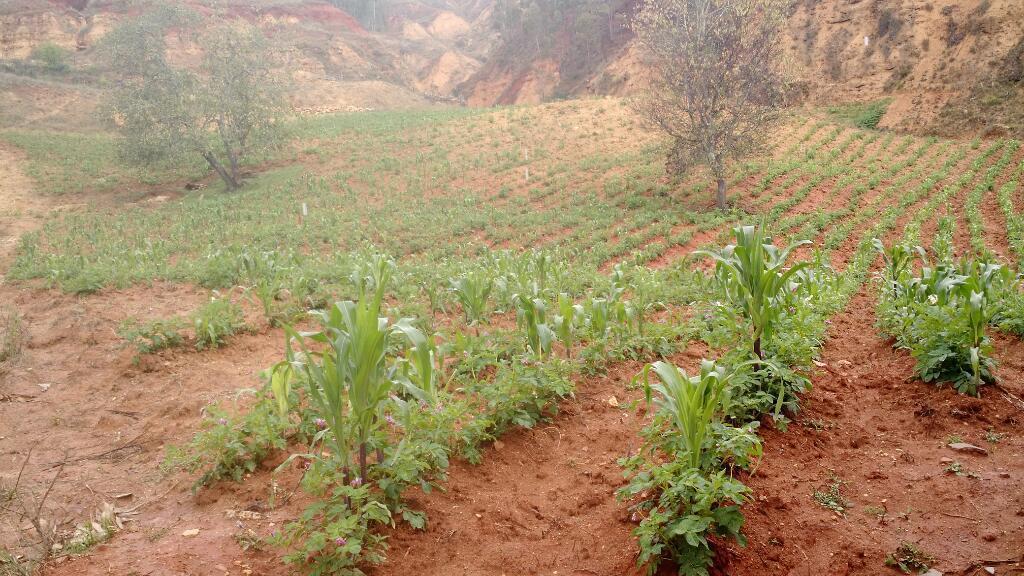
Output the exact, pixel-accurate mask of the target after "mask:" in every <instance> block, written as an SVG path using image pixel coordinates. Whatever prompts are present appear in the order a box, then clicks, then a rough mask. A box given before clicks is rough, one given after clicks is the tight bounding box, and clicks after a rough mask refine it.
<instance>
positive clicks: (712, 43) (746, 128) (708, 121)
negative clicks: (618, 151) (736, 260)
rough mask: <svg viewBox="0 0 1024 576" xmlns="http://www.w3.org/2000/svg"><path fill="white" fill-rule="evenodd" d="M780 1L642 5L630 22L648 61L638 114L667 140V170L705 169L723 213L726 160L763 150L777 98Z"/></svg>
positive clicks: (667, 0) (781, 91)
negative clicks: (651, 76) (649, 78)
mask: <svg viewBox="0 0 1024 576" xmlns="http://www.w3.org/2000/svg"><path fill="white" fill-rule="evenodd" d="M786 5H787V2H786V1H785V0H643V1H642V3H641V6H640V10H639V12H638V13H637V15H636V17H635V19H634V21H633V30H634V31H635V32H636V34H637V37H638V38H639V40H640V42H641V43H642V45H643V46H644V47H645V48H646V50H647V52H648V53H649V55H650V57H651V58H652V60H653V62H652V64H653V65H652V66H651V69H652V70H654V71H655V73H656V77H655V80H654V83H653V87H652V89H651V90H650V91H649V92H648V93H647V94H645V95H643V96H642V97H641V98H639V99H638V100H637V107H638V110H639V111H640V112H641V113H642V114H643V115H644V116H645V117H646V118H647V119H648V120H650V121H651V123H652V124H654V125H655V126H657V127H658V128H660V129H661V130H662V131H664V132H665V133H666V134H668V136H670V137H671V138H672V141H673V142H672V149H671V151H670V153H669V159H668V163H667V168H668V170H669V172H671V173H676V174H679V173H683V172H685V171H686V170H687V169H688V168H689V167H690V166H692V165H694V164H706V165H707V166H708V167H709V168H710V170H711V173H712V175H713V176H714V178H715V180H716V181H717V184H718V193H717V198H716V200H717V204H718V207H719V208H721V209H724V208H726V183H725V179H726V169H727V164H728V163H729V161H731V160H735V159H737V158H741V157H743V156H745V155H748V154H752V153H755V152H758V151H761V150H763V148H764V146H765V143H766V137H767V135H768V134H769V133H770V128H771V125H772V123H773V121H774V120H775V119H776V117H777V115H778V112H779V109H780V108H781V106H782V105H783V103H784V100H785V98H784V97H785V93H786V90H785V80H784V77H783V73H782V65H781V55H782V46H781V44H780V38H781V36H782V35H781V34H780V33H779V30H780V29H781V26H782V25H783V23H784V18H785V9H786Z"/></svg>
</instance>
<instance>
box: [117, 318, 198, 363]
mask: <svg viewBox="0 0 1024 576" xmlns="http://www.w3.org/2000/svg"><path fill="white" fill-rule="evenodd" d="M184 327H185V321H184V320H183V319H181V318H177V317H175V318H166V319H156V320H150V321H149V322H144V323H140V322H139V321H138V320H137V319H135V318H127V319H125V321H124V322H122V323H121V325H120V326H118V328H117V335H118V336H120V337H121V338H122V339H124V341H125V344H127V345H129V346H133V347H134V348H135V351H136V352H138V353H139V354H152V353H153V352H157V351H159V350H164V349H166V348H174V347H177V346H181V345H182V344H183V343H184V341H185V339H184V337H183V336H182V334H181V330H182V329H183V328H184Z"/></svg>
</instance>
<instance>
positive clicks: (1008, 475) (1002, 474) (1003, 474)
mask: <svg viewBox="0 0 1024 576" xmlns="http://www.w3.org/2000/svg"><path fill="white" fill-rule="evenodd" d="M999 477H1000V478H1009V477H1010V473H1009V472H1000V473H999Z"/></svg>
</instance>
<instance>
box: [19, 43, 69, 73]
mask: <svg viewBox="0 0 1024 576" xmlns="http://www.w3.org/2000/svg"><path fill="white" fill-rule="evenodd" d="M29 59H30V60H32V61H33V62H38V63H39V64H42V65H43V66H44V67H45V68H46V69H48V70H51V71H53V72H65V71H67V70H68V69H69V68H70V67H71V64H70V60H71V52H69V51H68V50H67V49H65V48H62V47H60V46H58V45H56V44H54V43H53V42H44V43H42V44H40V45H39V46H36V47H35V48H33V49H32V53H31V54H30V55H29Z"/></svg>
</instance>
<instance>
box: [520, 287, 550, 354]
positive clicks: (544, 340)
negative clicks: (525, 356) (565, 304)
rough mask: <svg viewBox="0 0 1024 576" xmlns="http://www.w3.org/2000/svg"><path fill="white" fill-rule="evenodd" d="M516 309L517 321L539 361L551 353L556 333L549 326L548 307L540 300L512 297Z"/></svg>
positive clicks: (521, 296)
mask: <svg viewBox="0 0 1024 576" xmlns="http://www.w3.org/2000/svg"><path fill="white" fill-rule="evenodd" d="M512 302H513V304H515V307H516V319H517V321H518V322H519V324H520V325H521V326H522V327H523V329H524V330H525V331H526V341H527V344H528V346H529V347H530V350H531V351H532V352H533V354H534V356H536V357H537V359H538V360H543V359H544V357H546V356H547V355H548V354H549V353H550V352H551V343H552V342H553V341H554V340H555V333H554V331H553V330H551V327H550V326H548V325H547V323H546V321H547V305H546V304H545V303H544V301H543V300H541V299H540V298H528V297H526V296H523V295H521V294H516V295H515V296H513V297H512Z"/></svg>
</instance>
